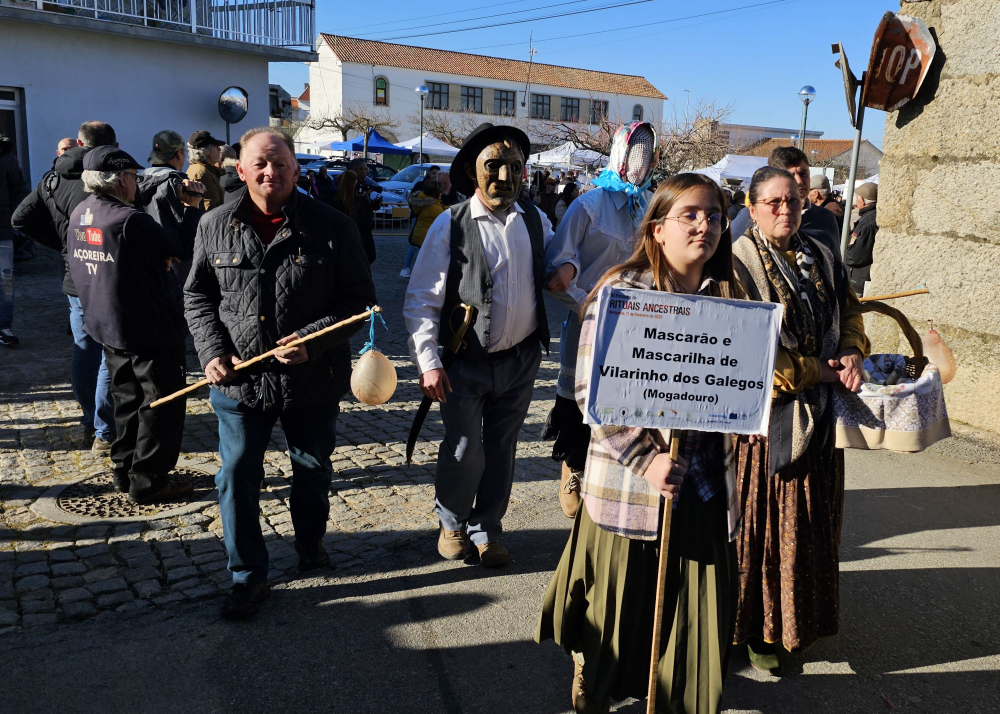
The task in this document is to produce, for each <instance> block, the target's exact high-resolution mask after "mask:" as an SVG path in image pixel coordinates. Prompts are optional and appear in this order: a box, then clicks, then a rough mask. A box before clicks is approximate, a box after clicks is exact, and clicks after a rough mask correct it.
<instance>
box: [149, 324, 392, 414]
mask: <svg viewBox="0 0 1000 714" xmlns="http://www.w3.org/2000/svg"><path fill="white" fill-rule="evenodd" d="M378 312H382V308H380V307H379V306H378V305H376V306H375V307H373V308H371V309H369V310H365V311H364V312H362V313H359V314H357V315H355V316H354V317H349V318H347V319H346V320H341V321H340V322H338V323H336V324H333V325H330V326H329V327H324V328H323V329H322V330H317V331H316V332H313V333H311V334H308V335H306V336H305V337H300V338H298V339H297V340H292V341H291V342H289V343H288V344H287V345H281V346H280V347H275V348H274V349H273V350H271V351H270V352H265V353H264V354H262V355H257V356H256V357H251V358H250V359H248V360H247V361H246V362H240V363H239V364H237V365H234V366H233V369H246V368H247V367H249V366H250V365H252V364H257V363H258V362H260V361H261V360H265V359H267V358H268V357H273V356H274V353H275V352H281V351H282V350H287V349H291V348H292V347H297V346H298V345H301V344H303V343H305V342H308V341H309V340H311V339H313V338H315V337H319V336H320V335H325V334H326V333H328V332H333V331H334V330H336V329H338V328H341V327H345V326H347V325H350V324H351V323H352V322H357V321H358V320H364V319H365V318H367V317H369V316H370V315H373V314H375V313H378ZM209 384H210V382H209V381H208V378H207V377H206V378H205V379H202V380H201V381H199V382H195V383H194V384H192V385H189V386H187V387H184V389H181V390H178V391H176V392H174V393H173V394H171V395H169V396H166V397H163V398H161V399H157V400H156V401H155V402H153V403H152V404H150V405H149V406H150V407H152V408H153V409H155V408H156V407H158V406H160V405H161V404H166V403H167V402H169V401H173V400H174V399H177V397H182V396H184V395H185V394H188V393H189V392H193V391H195V390H197V389H201V388H202V387H205V386H208V385H209Z"/></svg>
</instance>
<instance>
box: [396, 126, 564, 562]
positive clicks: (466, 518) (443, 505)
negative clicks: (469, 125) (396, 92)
mask: <svg viewBox="0 0 1000 714" xmlns="http://www.w3.org/2000/svg"><path fill="white" fill-rule="evenodd" d="M529 147H530V144H529V141H528V137H527V135H526V134H525V133H524V132H523V131H520V130H519V129H515V128H514V127H509V126H493V125H492V124H481V125H480V126H479V127H477V128H476V129H475V130H474V131H473V132H472V133H471V134H469V136H468V137H467V138H466V139H465V141H464V142H463V144H462V148H461V150H460V151H459V153H458V155H457V156H456V157H455V160H454V162H453V163H452V165H451V182H452V184H453V185H454V187H455V189H456V190H457V191H459V192H461V193H464V194H466V195H469V196H471V198H469V199H468V200H466V201H463V202H461V203H459V204H457V205H455V206H452V207H451V208H449V209H448V210H447V211H445V212H444V213H442V214H441V215H440V216H438V218H437V219H436V220H435V221H434V223H433V224H431V227H430V229H429V230H428V231H427V236H426V238H425V239H424V243H423V246H422V247H421V249H420V253H419V254H418V257H417V262H416V264H415V265H414V267H413V273H412V276H411V278H410V283H409V287H408V289H407V292H406V299H405V302H404V305H403V317H404V319H405V321H406V328H407V330H408V331H409V333H410V340H409V345H410V355H411V358H412V359H413V362H414V363H415V364H416V365H417V368H418V369H419V371H420V389H421V391H422V392H423V393H424V395H425V396H427V397H430V398H431V399H434V400H435V401H438V402H440V403H441V418H442V420H443V421H444V427H445V435H444V441H442V442H441V447H440V450H439V451H438V462H437V474H436V476H435V491H436V499H437V509H436V510H437V514H438V518H439V519H440V522H441V529H440V533H439V536H438V552H439V553H440V554H441V556H442V557H444V558H447V559H449V560H461V559H464V558H465V557H466V554H467V550H468V543H469V541H470V540H471V541H472V544H473V545H474V546H475V548H474V550H473V552H472V555H473V556H476V557H478V558H479V561H480V562H481V563H482V564H483V565H484V566H486V567H501V566H504V565H507V563H508V561H509V558H508V554H507V550H506V549H505V548H504V547H503V546H502V545H501V544H500V542H499V540H500V535H501V532H502V528H501V524H500V521H501V519H502V518H503V516H504V514H505V513H506V511H507V503H508V501H509V500H510V489H511V484H512V482H513V480H514V452H515V450H516V448H517V436H518V433H519V432H520V431H521V426H522V425H523V424H524V418H525V416H526V415H527V413H528V405H529V404H530V403H531V394H532V390H533V387H534V382H535V374H536V373H537V372H538V365H539V363H540V361H541V349H542V347H543V346H544V347H546V349H547V348H548V344H549V331H548V322H547V320H546V317H545V306H544V303H543V300H542V288H543V286H544V278H543V275H544V257H543V255H544V251H545V246H546V245H547V244H548V242H549V240H550V239H551V238H552V226H551V223H550V222H549V220H548V219H547V218H546V217H545V216H544V215H543V214H542V213H541V211H539V210H538V209H537V208H536V207H535V206H533V205H532V204H531V203H529V202H525V201H517V200H516V199H517V197H518V196H519V195H520V193H521V183H522V180H523V176H524V159H525V157H526V156H527V155H528V152H529ZM462 303H464V304H466V305H471V306H473V307H474V308H476V310H477V319H476V322H475V323H474V325H473V326H472V328H471V329H469V331H468V332H467V333H466V335H465V342H466V345H467V346H466V347H465V348H464V349H462V350H461V351H460V352H459V353H458V358H457V359H456V361H455V363H454V364H453V365H452V367H451V369H450V370H449V372H448V373H447V374H446V373H445V370H444V369H443V367H442V361H441V356H440V355H439V354H438V347H439V346H441V345H446V344H448V343H449V341H450V339H451V336H452V329H453V325H452V321H451V319H450V317H451V315H452V314H453V312H454V311H455V310H456V308H459V306H460V305H461V304H462Z"/></svg>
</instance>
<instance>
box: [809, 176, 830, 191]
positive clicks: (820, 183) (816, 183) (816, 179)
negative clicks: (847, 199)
mask: <svg viewBox="0 0 1000 714" xmlns="http://www.w3.org/2000/svg"><path fill="white" fill-rule="evenodd" d="M814 188H815V189H820V190H823V191H829V190H830V179H828V178H827V177H826V175H825V174H816V175H815V176H813V177H812V178H811V179H809V189H810V190H812V189H814Z"/></svg>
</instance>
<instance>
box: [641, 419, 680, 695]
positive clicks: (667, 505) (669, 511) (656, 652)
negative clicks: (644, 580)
mask: <svg viewBox="0 0 1000 714" xmlns="http://www.w3.org/2000/svg"><path fill="white" fill-rule="evenodd" d="M675 434H676V432H672V433H671V438H670V460H671V461H677V459H678V458H679V457H680V455H681V438H680V436H675ZM673 510H674V501H673V499H664V501H663V523H662V524H661V525H660V564H659V567H658V568H657V570H656V605H655V608H656V609H655V610H653V649H652V654H651V655H650V662H649V689H647V690H646V714H656V685H657V682H658V680H659V669H660V630H662V629H663V600H664V598H665V597H666V594H667V593H666V590H667V557H668V552H669V550H670V517H671V516H672V515H673Z"/></svg>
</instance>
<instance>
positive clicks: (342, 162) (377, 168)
mask: <svg viewBox="0 0 1000 714" xmlns="http://www.w3.org/2000/svg"><path fill="white" fill-rule="evenodd" d="M348 163H349V161H348V160H347V159H328V158H325V157H319V159H318V160H316V161H310V162H309V163H306V164H303V163H301V162H299V173H301V174H302V175H303V176H304V175H305V173H306V172H307V171H316V172H317V173H318V172H319V170H320V169H321V168H323V167H324V166H325V167H326V170H327V172H328V173H329V174H330V175H333V174H334V173H340V172H341V171H345V170H347V165H348ZM395 174H396V170H395V169H391V168H389V167H388V166H386V165H384V164H379V163H376V162H374V161H369V162H368V176H369V178H371V179H372V180H374V181H376V182H380V181H384V180H386V179H387V178H391V177H392V176H394V175H395Z"/></svg>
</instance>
